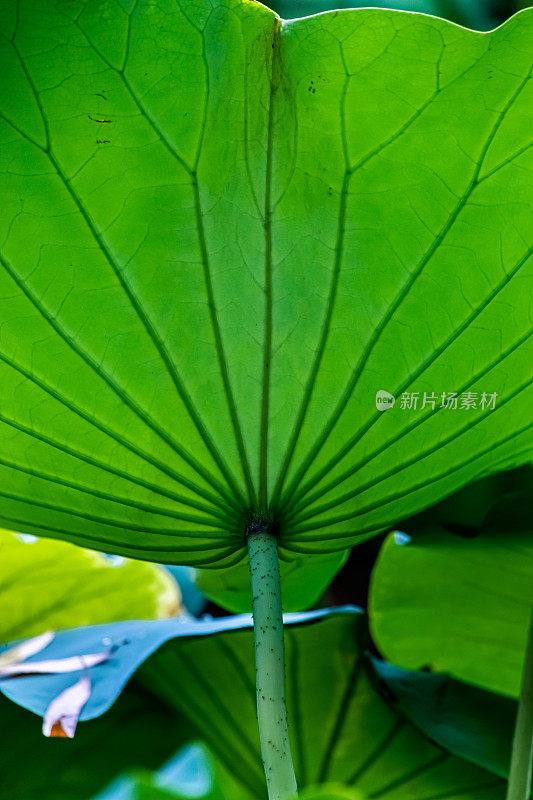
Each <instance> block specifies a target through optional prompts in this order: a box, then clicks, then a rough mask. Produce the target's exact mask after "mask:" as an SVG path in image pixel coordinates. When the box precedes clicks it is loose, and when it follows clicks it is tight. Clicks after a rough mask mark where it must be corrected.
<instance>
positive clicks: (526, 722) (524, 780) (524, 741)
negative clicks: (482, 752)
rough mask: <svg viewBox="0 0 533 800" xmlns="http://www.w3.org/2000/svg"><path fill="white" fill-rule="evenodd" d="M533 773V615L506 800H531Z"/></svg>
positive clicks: (532, 616)
mask: <svg viewBox="0 0 533 800" xmlns="http://www.w3.org/2000/svg"><path fill="white" fill-rule="evenodd" d="M532 770H533V613H532V615H531V624H530V629H529V640H528V644H527V650H526V659H525V662H524V673H523V678H522V688H521V690H520V700H519V703H518V713H517V715H516V726H515V731H514V737H513V749H512V755H511V769H510V771H509V784H508V787H507V798H506V800H529V798H530V797H531V776H532Z"/></svg>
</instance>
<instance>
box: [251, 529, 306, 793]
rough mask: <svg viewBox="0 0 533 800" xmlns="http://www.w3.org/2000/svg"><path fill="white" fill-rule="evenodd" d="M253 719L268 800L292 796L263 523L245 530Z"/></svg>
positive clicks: (278, 631)
mask: <svg viewBox="0 0 533 800" xmlns="http://www.w3.org/2000/svg"><path fill="white" fill-rule="evenodd" d="M248 555H249V561H250V575H251V583H252V597H253V615H254V636H255V666H256V691H257V718H258V721H259V738H260V741H261V755H262V757H263V766H264V769H265V776H266V782H267V787H268V797H269V800H289V799H290V800H292V798H294V797H296V796H297V786H296V778H295V776H294V767H293V764H292V757H291V748H290V744H289V732H288V729H287V710H286V707H285V657H284V645H283V617H282V609H281V589H280V581H279V565H278V547H277V540H276V537H275V536H274V535H273V534H271V533H269V532H268V528H267V525H266V524H264V523H257V522H256V523H252V524H251V525H250V527H249V529H248Z"/></svg>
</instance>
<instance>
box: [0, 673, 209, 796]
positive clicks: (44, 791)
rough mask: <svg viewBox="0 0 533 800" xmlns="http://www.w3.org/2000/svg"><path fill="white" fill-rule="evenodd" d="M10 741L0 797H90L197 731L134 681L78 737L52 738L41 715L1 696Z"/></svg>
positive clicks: (3, 757)
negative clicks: (43, 729) (47, 735)
mask: <svg viewBox="0 0 533 800" xmlns="http://www.w3.org/2000/svg"><path fill="white" fill-rule="evenodd" d="M0 725H1V727H2V731H3V732H4V737H5V742H6V743H7V741H8V737H9V746H7V745H6V746H4V747H2V751H1V754H0V770H1V773H2V781H1V783H0V800H15V798H16V800H36V798H40V800H89V798H91V797H92V796H93V795H94V794H96V792H99V791H100V790H101V789H103V788H104V787H105V786H106V784H108V783H109V782H110V781H112V780H114V779H115V778H116V777H117V776H118V775H119V774H120V773H121V772H122V771H123V770H127V769H133V768H141V767H144V768H146V769H157V768H158V767H159V766H160V765H161V763H162V762H163V761H166V759H168V758H169V757H170V756H171V755H172V754H173V753H174V751H175V750H176V749H177V748H178V747H180V746H181V745H182V744H183V743H184V742H185V741H186V740H187V738H188V737H190V736H191V735H193V736H194V733H193V732H192V731H191V726H190V723H185V724H184V720H183V719H181V718H180V717H179V716H178V715H177V714H175V713H173V712H172V711H171V710H170V709H169V708H168V707H165V706H164V705H162V704H160V703H158V702H157V699H156V698H155V697H153V696H150V695H148V694H147V693H146V692H145V691H143V690H142V689H140V688H139V687H137V688H136V687H134V686H130V687H128V689H127V691H126V692H124V694H123V695H122V696H121V697H120V699H119V700H118V701H117V704H116V705H115V706H114V707H113V708H112V709H111V711H109V713H108V714H106V715H105V716H103V717H101V718H100V719H97V720H92V721H91V722H86V723H85V724H83V725H80V726H79V727H78V730H77V732H76V736H75V737H74V739H47V738H45V737H44V736H43V735H42V733H41V727H40V725H39V724H38V720H37V718H36V717H35V716H34V715H33V714H31V713H30V712H29V711H26V710H25V709H23V708H20V707H19V706H17V705H15V704H14V703H11V702H10V701H9V700H7V699H6V698H5V697H2V696H0Z"/></svg>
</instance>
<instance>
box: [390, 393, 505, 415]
mask: <svg viewBox="0 0 533 800" xmlns="http://www.w3.org/2000/svg"><path fill="white" fill-rule="evenodd" d="M497 398H498V392H440V394H436V393H435V392H402V394H401V395H400V399H399V402H398V407H399V408H400V410H401V411H416V410H420V411H422V410H423V409H424V408H430V409H431V410H432V411H435V409H436V408H444V409H447V410H448V411H456V410H458V409H459V410H463V411H472V410H475V409H479V410H480V411H491V410H492V409H494V408H496V400H497ZM395 403H396V398H395V396H394V395H393V394H391V393H390V392H387V391H385V389H380V390H379V391H378V392H376V408H377V410H378V411H387V409H389V408H392V407H393V406H394V404H395Z"/></svg>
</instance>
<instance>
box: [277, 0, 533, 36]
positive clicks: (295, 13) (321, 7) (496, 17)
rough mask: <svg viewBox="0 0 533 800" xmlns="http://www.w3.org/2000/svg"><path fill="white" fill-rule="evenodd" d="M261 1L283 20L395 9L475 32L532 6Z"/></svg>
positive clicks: (521, 2)
mask: <svg viewBox="0 0 533 800" xmlns="http://www.w3.org/2000/svg"><path fill="white" fill-rule="evenodd" d="M263 1H264V4H265V5H267V6H268V7H269V8H272V9H273V10H274V11H276V12H277V13H278V14H279V15H280V17H283V18H284V19H294V18H296V17H305V16H308V15H309V14H318V13H319V12H320V11H330V10H332V9H336V8H369V7H372V8H375V7H379V8H396V9H400V10H401V11H419V12H422V13H424V14H433V15H434V16H437V17H445V18H446V19H450V20H452V21H453V22H456V23H457V24H458V25H464V26H465V27H466V28H474V29H475V30H479V31H486V30H490V29H491V28H495V27H497V26H498V25H501V23H502V22H504V21H505V20H506V19H507V18H508V17H510V16H512V15H513V14H515V13H516V12H517V11H520V10H521V9H523V8H529V7H530V6H531V5H532V3H531V0H397V1H396V2H395V1H394V0H389V1H388V2H387V0H367V2H363V3H361V2H356V1H352V2H350V1H349V0H263Z"/></svg>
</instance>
